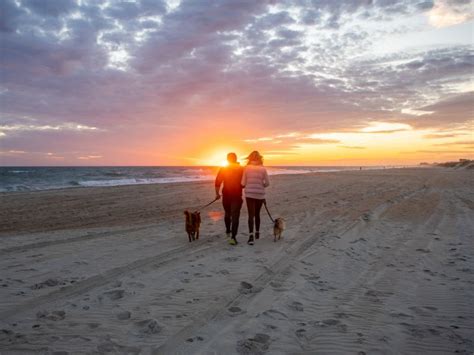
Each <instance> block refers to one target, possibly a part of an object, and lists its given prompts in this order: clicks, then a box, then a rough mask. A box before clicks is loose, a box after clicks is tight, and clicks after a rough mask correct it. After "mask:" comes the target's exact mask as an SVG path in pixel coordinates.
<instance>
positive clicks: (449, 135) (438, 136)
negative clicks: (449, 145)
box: [423, 133, 464, 139]
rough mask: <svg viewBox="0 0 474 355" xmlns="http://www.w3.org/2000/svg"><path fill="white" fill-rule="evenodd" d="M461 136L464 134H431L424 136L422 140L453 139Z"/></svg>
mask: <svg viewBox="0 0 474 355" xmlns="http://www.w3.org/2000/svg"><path fill="white" fill-rule="evenodd" d="M462 135H464V133H432V134H425V135H424V136H423V138H428V139H444V138H455V137H459V136H462Z"/></svg>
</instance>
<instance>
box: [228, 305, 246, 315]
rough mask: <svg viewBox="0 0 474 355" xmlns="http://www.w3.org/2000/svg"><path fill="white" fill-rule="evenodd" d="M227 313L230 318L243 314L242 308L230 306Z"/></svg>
mask: <svg viewBox="0 0 474 355" xmlns="http://www.w3.org/2000/svg"><path fill="white" fill-rule="evenodd" d="M227 311H228V312H229V314H230V315H231V316H236V315H239V314H243V313H245V312H244V310H243V309H242V308H240V307H236V306H232V307H230V308H228V309H227Z"/></svg>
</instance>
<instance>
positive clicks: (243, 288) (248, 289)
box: [239, 281, 255, 295]
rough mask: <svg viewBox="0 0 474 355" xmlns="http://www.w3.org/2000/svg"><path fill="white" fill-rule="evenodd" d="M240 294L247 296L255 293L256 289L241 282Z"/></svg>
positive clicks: (249, 284)
mask: <svg viewBox="0 0 474 355" xmlns="http://www.w3.org/2000/svg"><path fill="white" fill-rule="evenodd" d="M239 292H240V293H243V294H244V295H246V294H249V293H252V292H255V290H254V287H253V285H252V284H251V283H248V282H245V281H242V282H240V288H239Z"/></svg>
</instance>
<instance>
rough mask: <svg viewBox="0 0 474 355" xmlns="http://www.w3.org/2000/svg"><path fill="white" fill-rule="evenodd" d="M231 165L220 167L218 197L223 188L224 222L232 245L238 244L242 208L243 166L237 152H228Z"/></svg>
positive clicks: (217, 178)
mask: <svg viewBox="0 0 474 355" xmlns="http://www.w3.org/2000/svg"><path fill="white" fill-rule="evenodd" d="M227 162H228V163H229V165H227V166H225V167H222V168H220V169H219V173H218V174H217V177H216V182H215V187H216V199H219V198H221V195H220V189H221V185H222V184H224V188H223V189H222V205H223V206H224V212H225V215H224V222H225V229H226V235H227V238H229V244H230V245H236V244H237V239H236V236H237V232H238V229H239V218H240V209H241V208H242V185H241V181H242V174H243V168H242V167H241V166H240V164H239V163H238V162H237V155H236V154H235V153H229V154H227Z"/></svg>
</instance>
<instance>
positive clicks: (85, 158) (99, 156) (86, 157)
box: [77, 155, 102, 160]
mask: <svg viewBox="0 0 474 355" xmlns="http://www.w3.org/2000/svg"><path fill="white" fill-rule="evenodd" d="M100 158H102V155H86V156H80V157H77V159H79V160H94V159H100Z"/></svg>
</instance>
